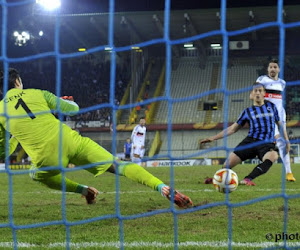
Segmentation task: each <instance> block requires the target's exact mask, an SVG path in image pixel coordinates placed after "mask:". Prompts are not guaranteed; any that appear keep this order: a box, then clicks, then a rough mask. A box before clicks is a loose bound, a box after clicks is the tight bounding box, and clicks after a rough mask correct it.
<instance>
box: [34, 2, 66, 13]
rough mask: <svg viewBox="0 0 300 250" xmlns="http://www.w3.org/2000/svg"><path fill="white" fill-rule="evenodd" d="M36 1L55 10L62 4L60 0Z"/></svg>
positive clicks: (47, 8) (45, 7)
mask: <svg viewBox="0 0 300 250" xmlns="http://www.w3.org/2000/svg"><path fill="white" fill-rule="evenodd" d="M36 3H37V4H40V5H41V6H43V8H44V9H46V10H49V11H51V10H55V9H57V8H59V7H60V6H61V1H60V0H36Z"/></svg>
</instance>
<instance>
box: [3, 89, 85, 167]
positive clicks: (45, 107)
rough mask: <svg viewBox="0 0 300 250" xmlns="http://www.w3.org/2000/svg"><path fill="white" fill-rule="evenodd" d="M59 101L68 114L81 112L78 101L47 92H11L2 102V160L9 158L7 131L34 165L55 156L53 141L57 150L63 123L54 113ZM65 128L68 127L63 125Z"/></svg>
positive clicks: (22, 90) (29, 90)
mask: <svg viewBox="0 0 300 250" xmlns="http://www.w3.org/2000/svg"><path fill="white" fill-rule="evenodd" d="M58 101H59V105H60V110H61V111H62V112H64V113H68V114H69V115H72V114H73V115H74V114H76V113H77V112H78V110H79V107H78V105H77V104H76V103H75V102H72V101H68V100H63V99H61V98H58V97H57V96H55V95H54V94H52V93H50V92H48V91H45V90H39V89H17V88H14V89H11V90H9V91H8V92H7V93H6V95H5V97H4V98H3V99H2V100H1V102H0V157H1V158H2V159H4V157H5V130H7V131H8V132H9V133H10V134H11V135H12V136H14V138H15V139H16V140H17V141H18V142H19V143H20V144H21V145H22V147H23V148H24V150H25V151H26V153H27V154H28V155H29V156H30V157H31V160H32V162H36V161H37V160H38V159H40V158H43V156H45V155H47V156H48V157H49V156H50V157H51V152H52V150H53V149H51V147H53V146H54V144H53V141H55V142H57V144H56V145H55V147H59V145H58V142H59V134H60V132H59V131H60V121H59V120H58V119H56V118H55V116H54V115H53V114H52V113H51V110H57V102H58ZM5 106H6V110H5ZM5 111H6V113H5ZM69 112H70V113H69ZM62 127H67V125H65V124H62Z"/></svg>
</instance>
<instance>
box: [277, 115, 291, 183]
mask: <svg viewBox="0 0 300 250" xmlns="http://www.w3.org/2000/svg"><path fill="white" fill-rule="evenodd" d="M283 114H284V116H283V117H282V118H281V120H282V124H283V126H284V128H286V123H285V111H283ZM275 138H276V146H277V147H278V149H279V155H280V158H281V160H282V164H283V165H284V168H285V173H286V180H287V181H292V182H294V181H296V179H295V177H294V175H293V173H292V169H291V161H290V154H289V152H286V143H285V140H284V138H283V137H282V136H281V135H280V133H279V130H278V126H277V125H276V126H275Z"/></svg>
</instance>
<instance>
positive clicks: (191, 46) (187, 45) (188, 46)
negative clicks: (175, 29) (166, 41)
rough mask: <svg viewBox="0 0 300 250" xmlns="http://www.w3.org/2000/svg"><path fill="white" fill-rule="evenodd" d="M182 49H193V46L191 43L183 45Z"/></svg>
mask: <svg viewBox="0 0 300 250" xmlns="http://www.w3.org/2000/svg"><path fill="white" fill-rule="evenodd" d="M183 47H184V48H193V47H194V45H193V44H192V43H185V44H184V45H183Z"/></svg>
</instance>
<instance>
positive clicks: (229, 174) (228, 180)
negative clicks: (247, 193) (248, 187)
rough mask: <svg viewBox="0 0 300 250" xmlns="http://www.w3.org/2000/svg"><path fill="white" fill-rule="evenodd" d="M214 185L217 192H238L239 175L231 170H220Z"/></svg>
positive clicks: (215, 176) (214, 179)
mask: <svg viewBox="0 0 300 250" xmlns="http://www.w3.org/2000/svg"><path fill="white" fill-rule="evenodd" d="M213 184H214V187H215V188H216V190H217V191H219V192H221V193H226V192H227V191H226V190H228V192H229V193H231V192H233V191H234V190H236V188H237V186H238V184H239V180H238V176H237V174H236V173H235V172H234V171H232V170H231V169H226V168H223V169H220V170H218V171H217V172H216V173H215V175H214V178H213Z"/></svg>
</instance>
